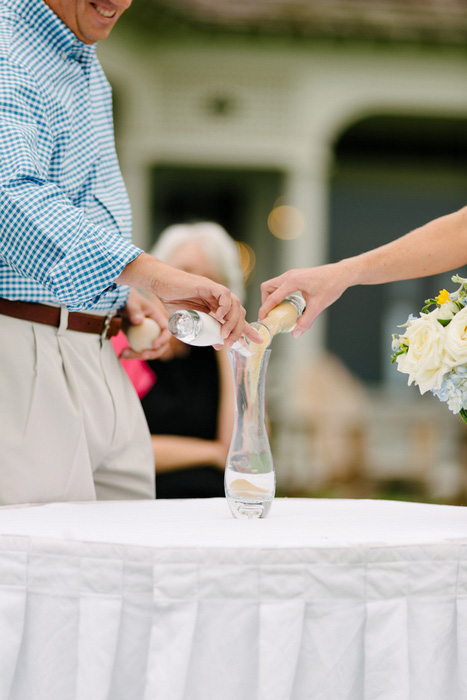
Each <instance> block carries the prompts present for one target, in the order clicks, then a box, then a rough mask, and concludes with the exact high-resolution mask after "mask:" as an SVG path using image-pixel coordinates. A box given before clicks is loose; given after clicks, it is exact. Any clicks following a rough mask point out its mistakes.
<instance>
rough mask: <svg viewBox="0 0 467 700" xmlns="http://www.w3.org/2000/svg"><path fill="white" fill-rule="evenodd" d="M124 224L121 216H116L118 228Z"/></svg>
mask: <svg viewBox="0 0 467 700" xmlns="http://www.w3.org/2000/svg"><path fill="white" fill-rule="evenodd" d="M124 223H125V222H124V221H123V219H122V217H121V216H117V224H118V225H119V226H123V224H124Z"/></svg>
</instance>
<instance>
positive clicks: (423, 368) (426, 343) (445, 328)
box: [392, 275, 467, 423]
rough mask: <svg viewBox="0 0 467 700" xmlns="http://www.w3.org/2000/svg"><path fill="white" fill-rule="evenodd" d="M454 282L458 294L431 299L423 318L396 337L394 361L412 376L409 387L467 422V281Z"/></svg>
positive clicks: (412, 321)
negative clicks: (434, 398)
mask: <svg viewBox="0 0 467 700" xmlns="http://www.w3.org/2000/svg"><path fill="white" fill-rule="evenodd" d="M452 281H453V282H455V283H457V284H459V285H460V287H459V289H457V291H455V292H451V293H449V292H448V291H446V290H445V289H442V290H441V291H440V293H439V295H438V296H437V297H435V298H434V299H427V300H426V302H425V306H424V307H423V309H422V310H421V313H420V315H419V316H413V315H412V314H411V315H410V316H409V318H408V320H407V323H405V324H404V325H403V326H400V328H405V329H406V331H405V333H404V334H394V335H393V342H392V349H393V355H392V362H396V363H397V369H398V370H399V372H404V374H408V375H409V380H408V384H409V386H410V385H411V384H412V383H413V384H415V385H416V386H418V388H419V389H420V393H421V394H424V393H425V392H426V391H431V392H432V393H433V394H434V396H437V397H438V399H439V400H440V401H446V402H447V404H448V407H449V409H450V410H451V411H452V412H453V413H459V414H460V416H461V417H462V418H463V419H464V421H465V422H466V423H467V279H464V278H463V277H459V275H455V276H454V277H453V278H452ZM432 307H434V308H432ZM430 309H431V310H430Z"/></svg>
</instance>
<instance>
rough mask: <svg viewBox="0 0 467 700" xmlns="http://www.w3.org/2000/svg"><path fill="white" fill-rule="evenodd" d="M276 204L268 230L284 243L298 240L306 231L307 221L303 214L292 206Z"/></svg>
mask: <svg viewBox="0 0 467 700" xmlns="http://www.w3.org/2000/svg"><path fill="white" fill-rule="evenodd" d="M279 202H280V200H278V202H277V203H276V205H275V206H274V208H273V210H272V211H271V213H270V214H269V216H268V228H269V230H270V232H271V233H272V235H273V236H276V238H280V239H282V240H284V241H290V240H292V239H294V238H298V237H299V236H301V235H302V233H303V232H304V231H305V225H306V219H305V217H304V215H303V214H302V212H301V211H300V210H299V209H297V208H296V207H292V206H291V205H290V204H280V203H279Z"/></svg>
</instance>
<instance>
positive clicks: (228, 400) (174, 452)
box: [142, 222, 244, 498]
mask: <svg viewBox="0 0 467 700" xmlns="http://www.w3.org/2000/svg"><path fill="white" fill-rule="evenodd" d="M150 253H151V254H152V255H154V256H156V257H157V258H158V259H159V260H162V261H163V262H166V263H169V264H170V265H173V266H174V267H176V268H178V269H180V270H185V271H187V272H192V273H196V274H198V275H204V276H205V277H209V278H210V279H212V280H215V281H217V282H222V283H223V284H225V285H226V286H227V287H229V289H230V290H231V291H232V292H234V293H235V294H236V295H237V296H238V297H240V299H242V298H243V296H244V293H243V274H242V269H241V266H240V261H239V255H238V248H237V246H236V244H235V242H234V240H233V239H232V238H231V237H230V236H229V235H228V233H227V232H226V231H225V230H224V229H223V228H222V227H221V226H219V225H217V224H215V223H211V222H202V223H196V224H186V225H185V224H184V225H174V226H170V227H169V228H168V229H166V230H165V231H164V232H163V233H162V234H161V236H160V238H159V240H158V242H157V244H156V245H155V247H154V248H153V249H152V250H151V251H150ZM171 343H172V348H171V350H172V356H171V357H172V359H169V360H165V361H164V360H163V359H158V360H150V361H148V366H149V367H150V369H151V370H152V371H153V372H154V374H155V376H156V381H155V383H154V384H153V386H152V387H151V389H149V391H148V392H147V393H146V394H145V395H144V396H143V398H142V406H143V410H144V413H145V415H146V419H147V422H148V425H149V430H150V432H151V439H152V446H153V450H154V457H155V462H156V494H157V497H158V498H208V497H215V496H224V467H225V461H226V458H227V453H228V450H229V446H230V439H231V435H232V427H233V413H234V395H233V381H232V376H231V370H230V366H229V362H228V358H227V353H226V351H225V350H218V351H217V350H214V349H213V348H212V347H192V346H190V345H185V344H184V343H181V342H180V341H178V340H176V339H175V338H172V340H171Z"/></svg>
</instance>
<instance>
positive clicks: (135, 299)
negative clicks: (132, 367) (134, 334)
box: [120, 289, 172, 360]
mask: <svg viewBox="0 0 467 700" xmlns="http://www.w3.org/2000/svg"><path fill="white" fill-rule="evenodd" d="M121 315H122V317H123V326H122V330H123V332H126V331H127V330H128V328H129V327H130V326H131V325H135V326H137V325H139V324H140V323H142V322H143V321H144V319H145V318H152V319H153V320H154V321H156V323H158V324H159V326H160V328H161V334H160V335H159V337H158V338H157V339H156V340H155V341H154V342H153V343H152V347H151V349H147V350H143V351H142V352H136V351H135V350H132V349H131V348H125V349H124V350H123V351H122V353H121V355H120V356H121V358H122V359H124V360H128V359H134V358H138V359H140V360H155V359H156V358H159V357H162V356H163V357H164V359H169V357H170V356H171V354H172V351H171V346H170V342H171V338H172V335H171V333H170V331H169V329H168V326H167V322H168V313H167V311H166V310H165V309H164V306H163V305H162V303H161V302H160V300H159V299H157V297H154V296H151V297H150V298H148V297H146V296H144V295H143V294H141V293H140V292H138V291H137V290H136V289H131V291H130V296H129V297H128V301H127V303H126V306H125V308H124V309H123V310H122V313H121Z"/></svg>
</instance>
